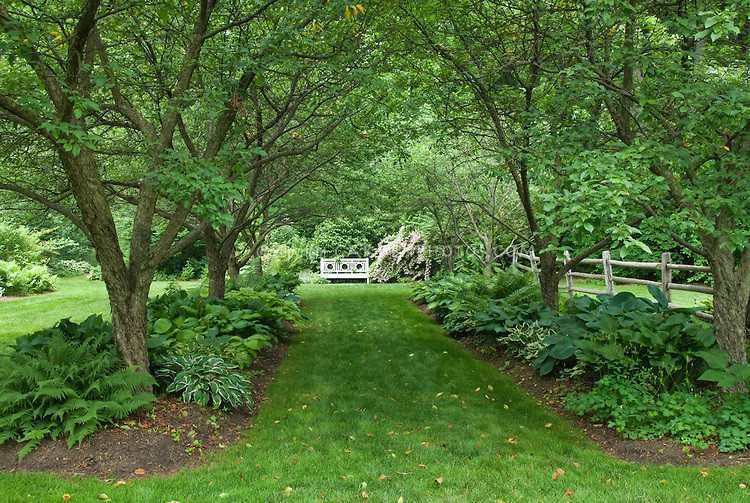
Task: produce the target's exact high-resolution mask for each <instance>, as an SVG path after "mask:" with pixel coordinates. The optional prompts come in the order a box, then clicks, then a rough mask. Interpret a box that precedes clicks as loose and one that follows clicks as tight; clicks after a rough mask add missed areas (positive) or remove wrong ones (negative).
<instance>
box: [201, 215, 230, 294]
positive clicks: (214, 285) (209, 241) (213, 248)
mask: <svg viewBox="0 0 750 503" xmlns="http://www.w3.org/2000/svg"><path fill="white" fill-rule="evenodd" d="M203 242H204V243H205V245H206V258H207V259H208V296H209V297H213V298H215V299H223V298H224V291H225V290H226V282H227V279H226V278H227V276H226V275H227V268H228V266H229V257H228V256H225V255H229V254H228V253H226V252H224V251H223V247H222V246H221V245H220V244H219V237H218V234H217V232H216V231H215V230H214V229H212V228H211V227H207V228H206V230H205V231H204V232H203Z"/></svg>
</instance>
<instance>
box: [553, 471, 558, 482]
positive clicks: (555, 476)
mask: <svg viewBox="0 0 750 503" xmlns="http://www.w3.org/2000/svg"><path fill="white" fill-rule="evenodd" d="M556 478H557V472H555V473H553V474H552V480H555V479H556Z"/></svg>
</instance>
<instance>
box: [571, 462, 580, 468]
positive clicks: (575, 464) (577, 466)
mask: <svg viewBox="0 0 750 503" xmlns="http://www.w3.org/2000/svg"><path fill="white" fill-rule="evenodd" d="M573 466H575V467H576V468H580V467H581V465H579V464H578V463H573Z"/></svg>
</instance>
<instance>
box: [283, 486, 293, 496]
mask: <svg viewBox="0 0 750 503" xmlns="http://www.w3.org/2000/svg"><path fill="white" fill-rule="evenodd" d="M284 494H286V495H287V496H289V495H290V494H292V488H291V487H289V486H287V487H286V489H284Z"/></svg>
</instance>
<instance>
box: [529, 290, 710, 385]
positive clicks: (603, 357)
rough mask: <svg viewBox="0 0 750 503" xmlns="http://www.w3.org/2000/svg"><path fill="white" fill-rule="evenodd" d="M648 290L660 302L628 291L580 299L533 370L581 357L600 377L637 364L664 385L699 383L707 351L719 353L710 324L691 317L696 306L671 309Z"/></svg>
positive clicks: (543, 371) (545, 369)
mask: <svg viewBox="0 0 750 503" xmlns="http://www.w3.org/2000/svg"><path fill="white" fill-rule="evenodd" d="M649 292H650V293H651V294H652V295H653V296H654V298H656V299H657V302H652V301H650V300H648V299H645V298H640V297H636V296H635V295H633V294H632V293H630V292H622V293H619V294H617V295H614V296H612V295H608V294H599V295H597V296H596V298H592V297H580V298H577V299H576V300H575V304H574V306H573V307H572V308H571V312H570V313H569V314H568V315H567V316H565V317H562V318H560V319H558V320H557V321H556V326H555V329H556V334H554V335H552V336H550V337H549V338H548V339H547V340H546V341H545V342H546V343H547V345H548V346H547V347H546V348H544V349H543V350H542V351H540V352H539V357H538V358H537V359H536V360H535V361H534V368H536V369H537V370H539V372H540V374H542V375H545V374H548V373H549V372H551V371H552V369H553V368H554V366H555V365H556V363H557V362H567V361H571V360H577V361H580V362H583V363H584V364H585V365H586V366H587V367H588V368H589V369H590V370H592V371H593V372H594V373H596V374H597V375H600V376H601V375H606V374H608V373H612V372H614V371H616V370H617V369H618V368H622V367H623V366H626V367H634V368H637V369H639V370H640V371H643V372H648V373H649V374H650V375H651V377H652V379H653V381H654V382H655V383H657V387H658V388H660V389H661V388H664V389H668V390H669V389H673V388H675V387H680V386H682V385H685V384H687V383H695V382H696V380H697V378H698V377H699V376H700V374H701V373H702V372H703V370H704V368H705V366H706V358H708V357H709V356H707V355H711V354H717V351H718V350H717V349H716V347H715V346H716V339H715V338H714V334H713V329H712V327H710V326H707V325H706V324H704V323H701V322H697V321H695V320H694V319H693V318H692V314H693V313H694V312H695V311H696V309H695V308H690V309H686V308H670V307H669V303H668V302H667V299H666V297H665V296H664V294H663V293H662V292H661V290H659V289H658V288H656V287H653V286H649Z"/></svg>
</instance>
